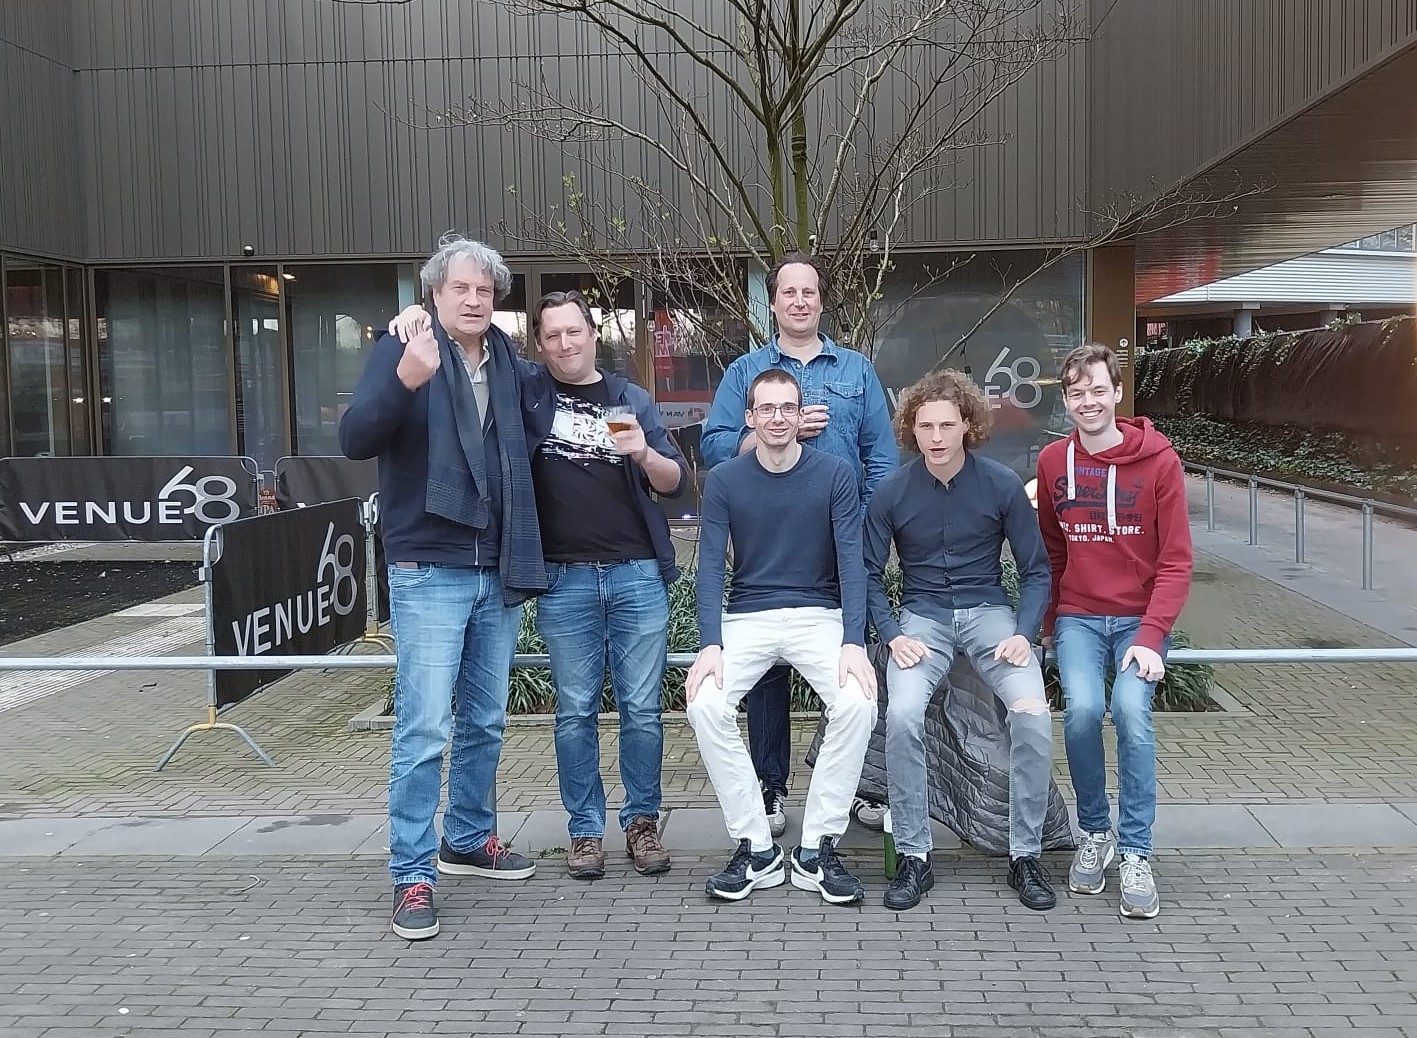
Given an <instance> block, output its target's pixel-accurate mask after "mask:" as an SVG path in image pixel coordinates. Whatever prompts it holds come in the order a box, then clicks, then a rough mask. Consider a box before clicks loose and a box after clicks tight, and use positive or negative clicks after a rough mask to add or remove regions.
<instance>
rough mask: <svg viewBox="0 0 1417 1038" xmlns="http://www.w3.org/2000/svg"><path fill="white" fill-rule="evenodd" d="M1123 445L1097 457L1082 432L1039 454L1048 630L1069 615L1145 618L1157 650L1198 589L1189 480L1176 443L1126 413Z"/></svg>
mask: <svg viewBox="0 0 1417 1038" xmlns="http://www.w3.org/2000/svg"><path fill="white" fill-rule="evenodd" d="M1117 427H1118V429H1120V430H1121V433H1122V442H1121V443H1119V444H1118V445H1117V446H1115V447H1113V448H1111V449H1110V450H1105V451H1103V452H1101V453H1100V454H1096V455H1093V454H1089V453H1088V452H1087V450H1086V449H1085V448H1084V447H1083V445H1082V443H1081V441H1080V440H1079V439H1078V434H1077V431H1076V430H1074V431H1073V433H1072V435H1070V436H1069V437H1068V438H1067V439H1066V440H1058V441H1056V442H1054V443H1050V444H1049V445H1048V446H1047V447H1045V448H1043V452H1042V453H1041V454H1039V456H1038V525H1039V527H1040V528H1041V529H1042V531H1043V543H1044V545H1045V546H1046V547H1047V549H1048V560H1049V562H1050V563H1052V566H1053V593H1052V595H1051V596H1050V597H1049V601H1048V611H1047V613H1045V614H1044V617H1043V634H1044V636H1049V635H1051V634H1052V633H1053V624H1054V622H1055V621H1056V619H1057V617H1058V615H1059V614H1063V615H1073V616H1139V617H1141V618H1142V622H1141V629H1140V630H1139V631H1138V632H1137V639H1136V644H1138V645H1144V646H1145V647H1147V648H1148V649H1152V650H1154V651H1156V652H1160V651H1161V643H1162V641H1163V640H1164V639H1165V637H1166V636H1167V635H1168V634H1170V633H1171V628H1172V627H1174V626H1175V624H1176V618H1177V617H1178V616H1180V615H1181V609H1182V608H1183V607H1184V606H1185V604H1186V598H1187V596H1188V595H1189V594H1190V591H1191V570H1192V566H1193V559H1192V554H1191V526H1190V520H1189V517H1188V516H1187V513H1186V482H1185V476H1184V474H1183V471H1182V468H1181V459H1180V458H1179V457H1177V455H1176V451H1175V450H1174V449H1173V448H1172V447H1171V441H1170V440H1168V439H1167V438H1166V437H1165V436H1163V435H1162V434H1161V433H1159V432H1157V430H1156V427H1155V426H1153V425H1152V424H1151V421H1150V420H1149V419H1146V418H1118V419H1117Z"/></svg>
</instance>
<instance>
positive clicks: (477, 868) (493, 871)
mask: <svg viewBox="0 0 1417 1038" xmlns="http://www.w3.org/2000/svg"><path fill="white" fill-rule="evenodd" d="M438 871H439V872H441V873H442V874H443V875H445V876H483V877H485V878H487V879H529V878H530V877H531V876H532V874H533V873H535V872H536V862H534V861H532V860H531V859H530V858H528V857H526V855H523V854H518V853H517V852H516V851H513V850H508V849H507V848H506V847H504V846H503V845H502V841H501V840H499V839H497V837H495V836H489V837H488V838H487V842H486V843H485V844H483V845H482V846H481V847H479V848H477V850H475V851H470V852H468V853H467V854H464V853H463V852H462V851H455V850H453V849H452V848H451V847H449V846H448V841H447V840H444V841H443V842H442V843H441V844H440V845H439V847H438Z"/></svg>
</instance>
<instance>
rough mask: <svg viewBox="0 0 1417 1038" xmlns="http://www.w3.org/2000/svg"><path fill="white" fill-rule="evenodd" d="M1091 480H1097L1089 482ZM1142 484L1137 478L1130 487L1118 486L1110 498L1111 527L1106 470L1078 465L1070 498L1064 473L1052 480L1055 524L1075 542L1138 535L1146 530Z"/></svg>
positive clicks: (1113, 540)
mask: <svg viewBox="0 0 1417 1038" xmlns="http://www.w3.org/2000/svg"><path fill="white" fill-rule="evenodd" d="M1093 479H1095V480H1097V482H1095V483H1094V482H1091V481H1090V480H1093ZM1144 486H1145V484H1144V481H1143V480H1142V479H1140V478H1134V479H1133V480H1132V486H1129V487H1128V486H1123V485H1121V484H1120V483H1119V484H1118V485H1117V487H1116V491H1115V497H1114V499H1113V501H1114V508H1115V514H1116V518H1117V522H1116V525H1115V526H1114V525H1113V524H1112V523H1111V522H1110V521H1109V520H1108V516H1107V470H1106V469H1105V468H1095V467H1089V466H1085V465H1079V466H1078V467H1077V469H1076V472H1075V478H1074V487H1073V492H1074V496H1073V497H1072V498H1069V497H1068V477H1067V474H1066V473H1064V474H1062V475H1060V476H1058V477H1057V478H1056V479H1055V480H1054V481H1053V511H1054V513H1056V515H1057V516H1058V526H1059V528H1060V529H1061V530H1062V531H1063V534H1064V535H1065V536H1066V537H1067V539H1068V540H1069V541H1072V542H1073V543H1074V544H1083V543H1087V542H1089V541H1091V542H1098V541H1101V542H1104V543H1108V544H1111V543H1115V541H1116V539H1117V538H1118V537H1140V536H1142V535H1143V534H1145V533H1146V527H1145V526H1144V520H1145V518H1146V516H1145V513H1144V512H1143V511H1142V510H1141V509H1140V508H1139V507H1138V502H1139V501H1140V499H1141V496H1142V491H1143V489H1144Z"/></svg>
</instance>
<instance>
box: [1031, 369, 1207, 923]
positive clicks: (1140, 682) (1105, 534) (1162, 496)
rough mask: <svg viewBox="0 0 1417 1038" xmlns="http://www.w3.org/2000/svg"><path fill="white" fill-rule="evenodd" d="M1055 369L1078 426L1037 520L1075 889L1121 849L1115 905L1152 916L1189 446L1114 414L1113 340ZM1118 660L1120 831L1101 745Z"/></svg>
mask: <svg viewBox="0 0 1417 1038" xmlns="http://www.w3.org/2000/svg"><path fill="white" fill-rule="evenodd" d="M1061 382H1062V388H1063V406H1064V407H1066V408H1067V412H1068V416H1069V417H1070V418H1072V420H1073V423H1074V425H1075V428H1074V430H1073V432H1072V434H1071V435H1070V436H1068V438H1067V439H1066V440H1060V441H1058V442H1055V443H1050V444H1049V445H1048V446H1047V447H1045V448H1044V450H1043V453H1042V454H1040V455H1039V457H1038V523H1039V526H1040V527H1041V528H1042V531H1043V542H1044V544H1045V545H1046V546H1047V548H1048V558H1049V561H1050V562H1051V563H1052V566H1053V592H1052V595H1051V597H1050V599H1049V605H1048V611H1047V613H1046V614H1045V615H1044V618H1043V634H1044V644H1045V645H1050V644H1051V646H1052V647H1054V648H1055V649H1056V651H1057V655H1058V670H1059V673H1060V676H1061V678H1062V682H1063V695H1064V698H1065V699H1066V711H1065V713H1064V717H1063V736H1064V744H1065V746H1066V748H1067V754H1068V772H1069V773H1070V775H1071V776H1072V782H1073V790H1074V792H1075V793H1076V795H1077V805H1078V828H1079V829H1081V830H1082V840H1081V843H1080V845H1079V847H1078V850H1077V854H1076V856H1075V857H1074V859H1073V864H1072V868H1071V869H1070V870H1069V872H1068V888H1069V889H1070V890H1072V891H1073V892H1074V893H1078V894H1100V893H1102V891H1103V888H1104V887H1105V886H1106V882H1107V881H1106V870H1107V866H1108V865H1109V864H1111V863H1112V861H1113V860H1114V859H1115V858H1116V857H1117V855H1118V853H1119V852H1120V854H1121V858H1122V863H1121V867H1120V872H1121V886H1122V894H1121V914H1122V916H1123V917H1125V918H1134V919H1152V918H1154V917H1155V916H1156V914H1157V913H1158V912H1159V911H1160V910H1161V901H1160V898H1159V897H1158V896H1157V893H1156V881H1155V879H1154V877H1153V876H1152V872H1151V862H1150V857H1151V827H1152V825H1153V823H1154V822H1155V821H1156V731H1155V729H1154V728H1153V726H1152V721H1151V697H1152V693H1153V692H1154V691H1155V689H1156V683H1157V682H1158V681H1160V680H1161V677H1162V675H1163V674H1164V673H1165V670H1166V664H1165V656H1166V649H1167V645H1168V644H1169V641H1170V634H1171V627H1172V625H1173V624H1175V622H1176V617H1177V616H1179V615H1180V613H1181V608H1182V607H1183V606H1184V605H1185V604H1186V596H1187V595H1188V594H1189V593H1190V588H1191V530H1190V525H1189V522H1188V519H1187V516H1186V486H1185V479H1184V476H1183V474H1182V468H1181V459H1180V458H1179V457H1177V456H1176V452H1175V450H1173V449H1172V447H1171V443H1170V441H1169V440H1167V439H1166V437H1165V436H1162V435H1161V433H1159V432H1157V431H1156V429H1155V428H1154V427H1153V426H1152V424H1151V422H1150V421H1148V420H1147V419H1145V418H1121V419H1119V418H1118V417H1117V405H1118V404H1119V403H1121V401H1122V378H1121V374H1120V372H1119V371H1118V369H1117V358H1116V356H1115V355H1114V354H1113V353H1112V351H1111V350H1110V349H1108V348H1107V347H1106V346H1098V345H1089V346H1079V347H1078V348H1077V349H1075V350H1073V351H1072V352H1071V353H1069V354H1068V356H1067V357H1066V358H1065V359H1064V361H1063V370H1062V375H1061ZM1050 637H1051V641H1050ZM1112 668H1115V671H1116V678H1115V680H1114V681H1113V683H1112V702H1111V708H1112V724H1113V726H1114V727H1115V728H1116V729H1117V792H1118V796H1117V838H1115V839H1114V838H1113V836H1112V820H1111V805H1110V804H1109V803H1108V800H1107V758H1106V756H1105V753H1104V750H1103V747H1102V716H1103V714H1104V713H1105V712H1106V709H1107V701H1106V695H1107V692H1106V679H1107V673H1108V671H1109V669H1112Z"/></svg>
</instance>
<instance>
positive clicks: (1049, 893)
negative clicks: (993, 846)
mask: <svg viewBox="0 0 1417 1038" xmlns="http://www.w3.org/2000/svg"><path fill="white" fill-rule="evenodd" d="M1009 886H1011V887H1013V888H1014V889H1015V890H1017V891H1018V899H1019V900H1020V901H1022V902H1023V906H1024V907H1025V908H1031V909H1033V910H1034V911H1035V912H1045V911H1047V910H1048V909H1050V908H1052V907H1053V906H1054V905H1056V904H1057V903H1058V896H1057V895H1056V894H1054V893H1053V883H1052V881H1051V880H1050V879H1049V877H1048V870H1047V869H1045V868H1044V867H1043V863H1042V862H1041V861H1039V860H1038V859H1037V858H1034V857H1032V856H1029V857H1026V858H1014V859H1013V860H1012V861H1010V862H1009Z"/></svg>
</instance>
